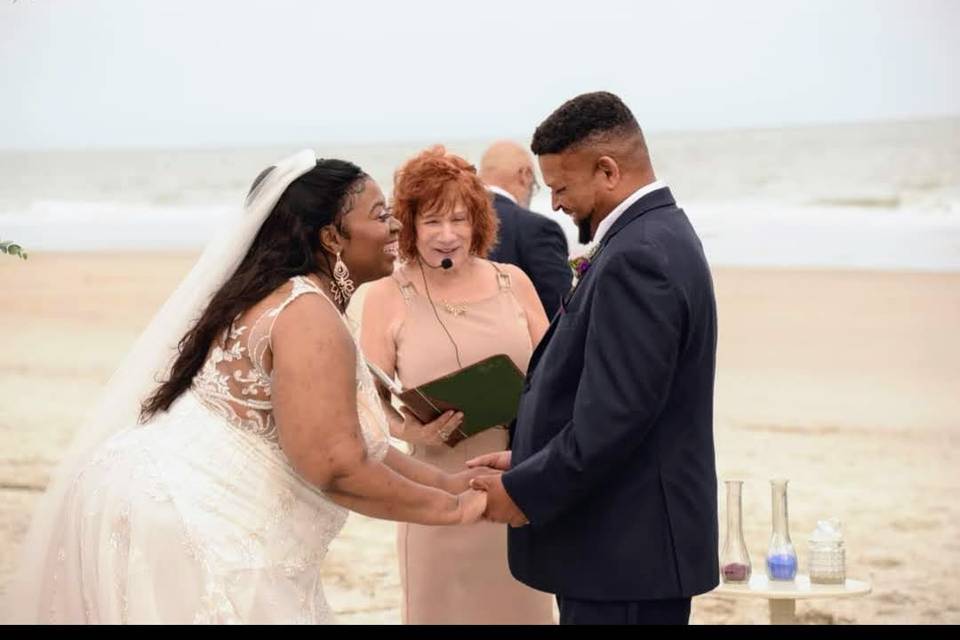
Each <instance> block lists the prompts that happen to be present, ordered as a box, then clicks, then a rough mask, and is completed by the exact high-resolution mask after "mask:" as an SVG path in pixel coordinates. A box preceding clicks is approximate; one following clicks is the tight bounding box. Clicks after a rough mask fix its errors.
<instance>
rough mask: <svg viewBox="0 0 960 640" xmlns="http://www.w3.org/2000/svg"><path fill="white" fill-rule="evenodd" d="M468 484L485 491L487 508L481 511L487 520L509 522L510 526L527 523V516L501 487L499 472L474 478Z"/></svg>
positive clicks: (501, 481) (501, 478) (501, 480)
mask: <svg viewBox="0 0 960 640" xmlns="http://www.w3.org/2000/svg"><path fill="white" fill-rule="evenodd" d="M470 486H471V487H473V488H474V489H482V490H483V491H485V492H486V493H487V510H486V511H484V512H483V517H484V518H486V519H487V520H491V521H493V522H501V523H504V524H509V525H510V526H511V527H522V526H523V525H525V524H529V522H530V521H529V520H527V516H525V515H523V511H521V510H520V507H518V506H517V503H515V502H514V501H513V498H511V497H510V494H509V493H507V490H506V489H504V488H503V477H502V475H501V474H497V475H489V476H480V477H479V478H474V479H473V480H471V481H470Z"/></svg>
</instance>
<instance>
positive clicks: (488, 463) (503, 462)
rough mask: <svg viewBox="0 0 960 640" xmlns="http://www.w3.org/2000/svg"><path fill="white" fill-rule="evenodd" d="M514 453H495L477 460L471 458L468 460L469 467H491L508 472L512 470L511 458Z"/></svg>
mask: <svg viewBox="0 0 960 640" xmlns="http://www.w3.org/2000/svg"><path fill="white" fill-rule="evenodd" d="M511 453H512V452H510V451H496V452H494V453H486V454H484V455H482V456H477V457H476V458H471V459H470V460H467V466H468V467H490V468H491V469H499V470H500V471H508V470H509V469H510V458H511V455H510V454H511Z"/></svg>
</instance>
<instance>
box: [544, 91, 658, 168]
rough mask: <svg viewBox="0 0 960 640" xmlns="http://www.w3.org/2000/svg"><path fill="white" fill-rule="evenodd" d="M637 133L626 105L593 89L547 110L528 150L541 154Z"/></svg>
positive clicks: (635, 125) (618, 99) (603, 92)
mask: <svg viewBox="0 0 960 640" xmlns="http://www.w3.org/2000/svg"><path fill="white" fill-rule="evenodd" d="M637 134H640V135H641V136H642V133H641V131H640V125H639V124H638V123H637V119H636V118H634V117H633V113H631V111H630V109H629V108H628V107H627V105H625V104H624V103H623V101H622V100H621V99H620V98H618V97H617V96H615V95H614V94H612V93H610V92H609V91H595V92H593V93H583V94H581V95H579V96H577V97H576V98H571V99H570V100H567V101H566V102H564V103H563V104H562V105H560V107H559V108H558V109H557V110H556V111H554V112H553V113H551V114H550V115H549V117H547V119H546V120H544V121H543V122H542V123H540V126H539V127H537V130H536V131H535V132H534V134H533V141H532V142H531V143H530V150H531V151H533V153H534V154H535V155H538V156H542V155H546V154H551V153H562V152H564V151H566V150H567V149H569V148H571V147H573V146H575V145H578V144H580V143H583V142H587V141H592V140H593V139H596V138H607V139H609V138H621V137H628V136H635V135H637Z"/></svg>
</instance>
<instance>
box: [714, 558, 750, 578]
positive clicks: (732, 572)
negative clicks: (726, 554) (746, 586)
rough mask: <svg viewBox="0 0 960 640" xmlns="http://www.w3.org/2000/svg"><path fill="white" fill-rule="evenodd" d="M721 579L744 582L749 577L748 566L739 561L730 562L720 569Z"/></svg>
mask: <svg viewBox="0 0 960 640" xmlns="http://www.w3.org/2000/svg"><path fill="white" fill-rule="evenodd" d="M721 571H722V572H723V579H724V580H725V581H727V582H746V581H747V578H749V577H750V567H749V566H748V565H745V564H742V563H740V562H731V563H729V564H725V565H723V568H722V569H721Z"/></svg>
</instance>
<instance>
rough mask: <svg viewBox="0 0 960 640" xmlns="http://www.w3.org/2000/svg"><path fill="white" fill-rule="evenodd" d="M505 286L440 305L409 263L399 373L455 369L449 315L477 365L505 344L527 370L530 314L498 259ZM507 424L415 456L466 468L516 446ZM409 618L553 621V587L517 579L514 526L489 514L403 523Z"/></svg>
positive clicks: (417, 379)
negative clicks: (511, 554)
mask: <svg viewBox="0 0 960 640" xmlns="http://www.w3.org/2000/svg"><path fill="white" fill-rule="evenodd" d="M492 264H493V265H494V267H496V268H497V274H496V277H497V282H498V288H499V290H498V292H497V294H496V295H494V296H493V297H491V298H487V299H485V300H480V301H478V302H472V303H468V304H462V305H456V306H450V307H449V308H448V306H447V305H445V304H444V303H443V302H441V301H440V300H438V299H437V298H434V303H436V314H435V313H434V309H433V308H432V307H431V304H430V301H429V300H428V299H427V297H426V296H425V295H424V294H423V292H422V287H423V283H422V281H417V282H416V284H417V286H415V285H414V284H413V283H411V282H410V281H409V280H407V279H406V278H405V277H404V275H403V274H402V273H401V271H400V270H397V272H396V273H395V274H394V276H393V278H394V280H395V281H396V282H397V285H398V286H399V287H400V291H401V293H402V294H403V297H404V300H405V302H406V317H405V319H404V321H403V323H402V324H401V325H400V327H399V329H398V330H397V333H396V335H395V336H394V340H395V343H396V345H397V375H398V376H399V378H400V381H401V382H402V383H403V386H404V387H406V388H411V387H415V386H418V385H420V384H423V383H424V382H429V381H430V380H433V379H434V378H437V377H440V376H442V375H444V374H447V373H450V372H451V371H456V370H457V369H458V368H459V367H458V365H457V358H456V355H455V351H454V348H453V345H452V344H451V342H450V338H448V337H447V334H446V333H445V332H444V330H443V328H442V327H441V326H440V324H439V323H438V321H437V315H439V316H440V319H441V320H442V321H443V324H444V325H445V326H446V329H447V331H449V332H450V337H451V338H452V339H453V340H454V341H455V342H456V344H457V347H458V349H459V351H460V361H461V362H462V363H463V366H468V365H470V364H473V363H474V362H478V361H480V360H483V359H484V358H487V357H489V356H492V355H496V354H498V353H505V354H506V355H508V356H510V359H511V360H513V361H514V363H515V364H516V365H517V367H518V368H519V369H520V370H521V371H526V369H527V364H528V362H529V360H530V355H531V353H532V351H533V348H532V346H531V344H530V333H529V329H528V328H527V320H526V315H525V314H524V312H523V308H522V307H521V306H520V303H519V302H518V301H517V299H516V298H515V297H514V294H513V291H512V289H511V282H510V276H509V274H507V273H505V272H504V271H503V269H502V268H501V267H500V266H499V265H497V264H496V263H492ZM507 445H508V437H507V430H506V428H505V427H504V428H494V429H489V430H487V431H485V432H483V433H479V434H477V435H475V436H473V437H471V438H468V439H466V440H464V441H462V442H460V443H458V444H457V445H456V446H455V447H453V448H450V447H448V446H446V445H441V446H429V445H416V446H413V447H412V451H411V455H413V456H414V457H415V458H417V459H419V460H422V461H424V462H428V463H430V464H432V465H434V466H436V467H440V468H441V469H444V470H446V471H451V472H455V471H461V470H463V469H464V468H465V462H466V461H467V460H469V459H470V458H472V457H474V456H478V455H480V454H483V453H489V452H492V451H502V450H504V449H506V448H507ZM397 548H398V553H399V558H400V580H401V583H402V587H403V603H402V611H403V622H404V624H552V623H553V600H552V597H551V596H550V595H549V594H546V593H543V592H540V591H536V590H534V589H531V588H529V587H527V586H525V585H523V584H521V583H520V582H517V581H516V580H515V579H514V578H513V577H512V576H511V575H510V570H509V568H508V567H507V528H506V526H505V525H502V524H494V523H490V522H480V523H477V524H474V525H466V526H456V527H429V526H422V525H416V524H400V525H399V526H398V530H397Z"/></svg>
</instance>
